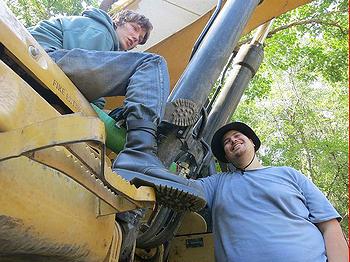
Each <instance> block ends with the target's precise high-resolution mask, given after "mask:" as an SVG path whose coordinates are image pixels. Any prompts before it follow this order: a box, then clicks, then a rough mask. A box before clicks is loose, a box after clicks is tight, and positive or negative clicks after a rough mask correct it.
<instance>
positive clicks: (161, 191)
mask: <svg viewBox="0 0 350 262" xmlns="http://www.w3.org/2000/svg"><path fill="white" fill-rule="evenodd" d="M156 152H157V142H156V126H155V124H153V123H152V122H150V121H145V120H129V121H127V136H126V144H125V147H124V149H123V151H121V152H120V153H119V155H118V157H117V158H116V160H115V161H114V163H113V171H114V172H116V173H117V174H118V175H120V176H122V177H123V178H125V179H127V180H128V181H130V182H131V183H132V184H134V185H135V186H137V187H139V186H152V187H154V188H155V191H156V197H157V201H158V203H160V204H162V205H164V206H166V207H169V208H171V209H174V210H175V211H186V210H189V211H198V210H200V209H202V208H203V207H204V206H205V203H206V202H205V200H204V195H203V193H202V191H201V190H199V189H198V188H195V187H194V186H191V183H190V182H189V180H187V179H186V178H184V177H180V176H177V175H175V174H173V173H171V172H169V171H168V170H167V169H166V168H165V167H164V165H163V163H162V162H161V161H160V160H159V159H158V157H157V155H156Z"/></svg>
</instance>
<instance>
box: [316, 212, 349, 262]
mask: <svg viewBox="0 0 350 262" xmlns="http://www.w3.org/2000/svg"><path fill="white" fill-rule="evenodd" d="M316 226H317V227H318V229H319V230H320V231H321V233H322V235H323V238H324V242H325V245H326V252H327V258H328V262H348V261H349V248H348V245H347V243H346V240H345V238H344V235H343V232H342V229H341V227H340V225H339V222H338V221H337V220H336V219H332V220H329V221H325V222H321V223H318V224H316Z"/></svg>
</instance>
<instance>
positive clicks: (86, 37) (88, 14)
mask: <svg viewBox="0 0 350 262" xmlns="http://www.w3.org/2000/svg"><path fill="white" fill-rule="evenodd" d="M28 30H29V32H30V33H31V34H32V36H33V37H34V38H35V39H36V40H37V41H38V43H39V44H40V45H41V46H42V47H43V48H44V49H45V50H46V51H50V50H57V49H67V50H69V49H73V48H81V49H87V50H96V51H118V50H119V41H118V37H117V34H116V32H115V29H114V26H113V21H112V19H111V18H110V17H109V15H108V14H107V13H106V12H104V11H102V10H100V9H97V8H88V9H86V10H85V11H84V12H83V15H82V16H65V17H60V18H52V19H50V20H44V21H41V22H40V23H38V24H37V25H36V26H34V27H31V28H28Z"/></svg>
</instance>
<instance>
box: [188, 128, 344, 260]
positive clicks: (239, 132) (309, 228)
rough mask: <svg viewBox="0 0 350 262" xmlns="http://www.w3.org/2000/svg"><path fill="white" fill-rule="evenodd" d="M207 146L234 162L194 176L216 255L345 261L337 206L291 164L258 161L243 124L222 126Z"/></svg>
mask: <svg viewBox="0 0 350 262" xmlns="http://www.w3.org/2000/svg"><path fill="white" fill-rule="evenodd" d="M211 147H212V150H213V153H214V155H215V157H216V158H217V159H218V160H220V161H222V162H225V163H230V164H232V165H233V166H234V167H235V171H232V172H227V173H220V174H216V175H213V176H210V177H207V178H203V179H200V180H197V181H194V183H196V184H197V185H199V186H201V187H202V189H203V190H204V192H205V196H206V200H207V203H208V207H209V209H210V210H211V214H212V220H213V233H214V240H215V258H216V261H219V262H226V261H232V262H282V261H283V262H325V261H329V262H332V261H339V262H340V261H342V262H346V261H348V247H347V243H346V241H345V238H344V236H343V234H342V230H341V228H340V225H339V222H338V221H339V220H340V219H341V218H340V215H339V214H338V212H337V211H336V210H335V209H334V208H333V206H332V205H331V204H330V202H329V201H328V200H327V199H326V197H325V196H324V195H323V194H322V192H321V191H320V190H319V189H318V188H317V187H316V186H315V185H314V184H313V183H312V182H311V181H310V180H309V179H308V178H307V177H305V176H304V175H303V174H301V173H300V172H298V171H296V170H295V169H293V168H290V167H263V166H262V165H261V164H260V162H259V161H258V159H257V158H256V154H255V152H256V151H257V150H258V149H259V147H260V140H259V138H258V136H257V135H256V134H255V133H254V131H253V130H252V129H251V128H250V127H249V126H247V125H245V124H243V123H240V122H233V123H230V124H228V125H225V126H223V127H222V128H220V129H219V130H218V131H217V132H216V133H215V135H214V137H213V140H212V144H211ZM327 259H328V260H327Z"/></svg>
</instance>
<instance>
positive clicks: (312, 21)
mask: <svg viewBox="0 0 350 262" xmlns="http://www.w3.org/2000/svg"><path fill="white" fill-rule="evenodd" d="M307 24H320V25H325V26H334V27H337V28H338V29H339V30H340V32H341V33H342V34H343V35H345V34H346V33H345V32H344V29H343V28H342V27H341V26H340V25H339V24H338V23H337V22H335V21H325V20H322V19H317V18H313V19H306V20H301V21H296V22H292V23H290V24H287V25H283V26H280V27H278V28H275V29H274V30H271V31H270V32H269V33H268V34H267V37H266V38H271V37H272V36H273V35H274V34H276V33H278V32H280V31H283V30H286V29H288V28H291V27H294V26H298V25H307ZM252 39H253V38H252V37H251V38H248V39H246V40H244V41H242V42H240V43H239V44H238V46H241V45H243V44H246V43H249V42H250V41H252Z"/></svg>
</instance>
